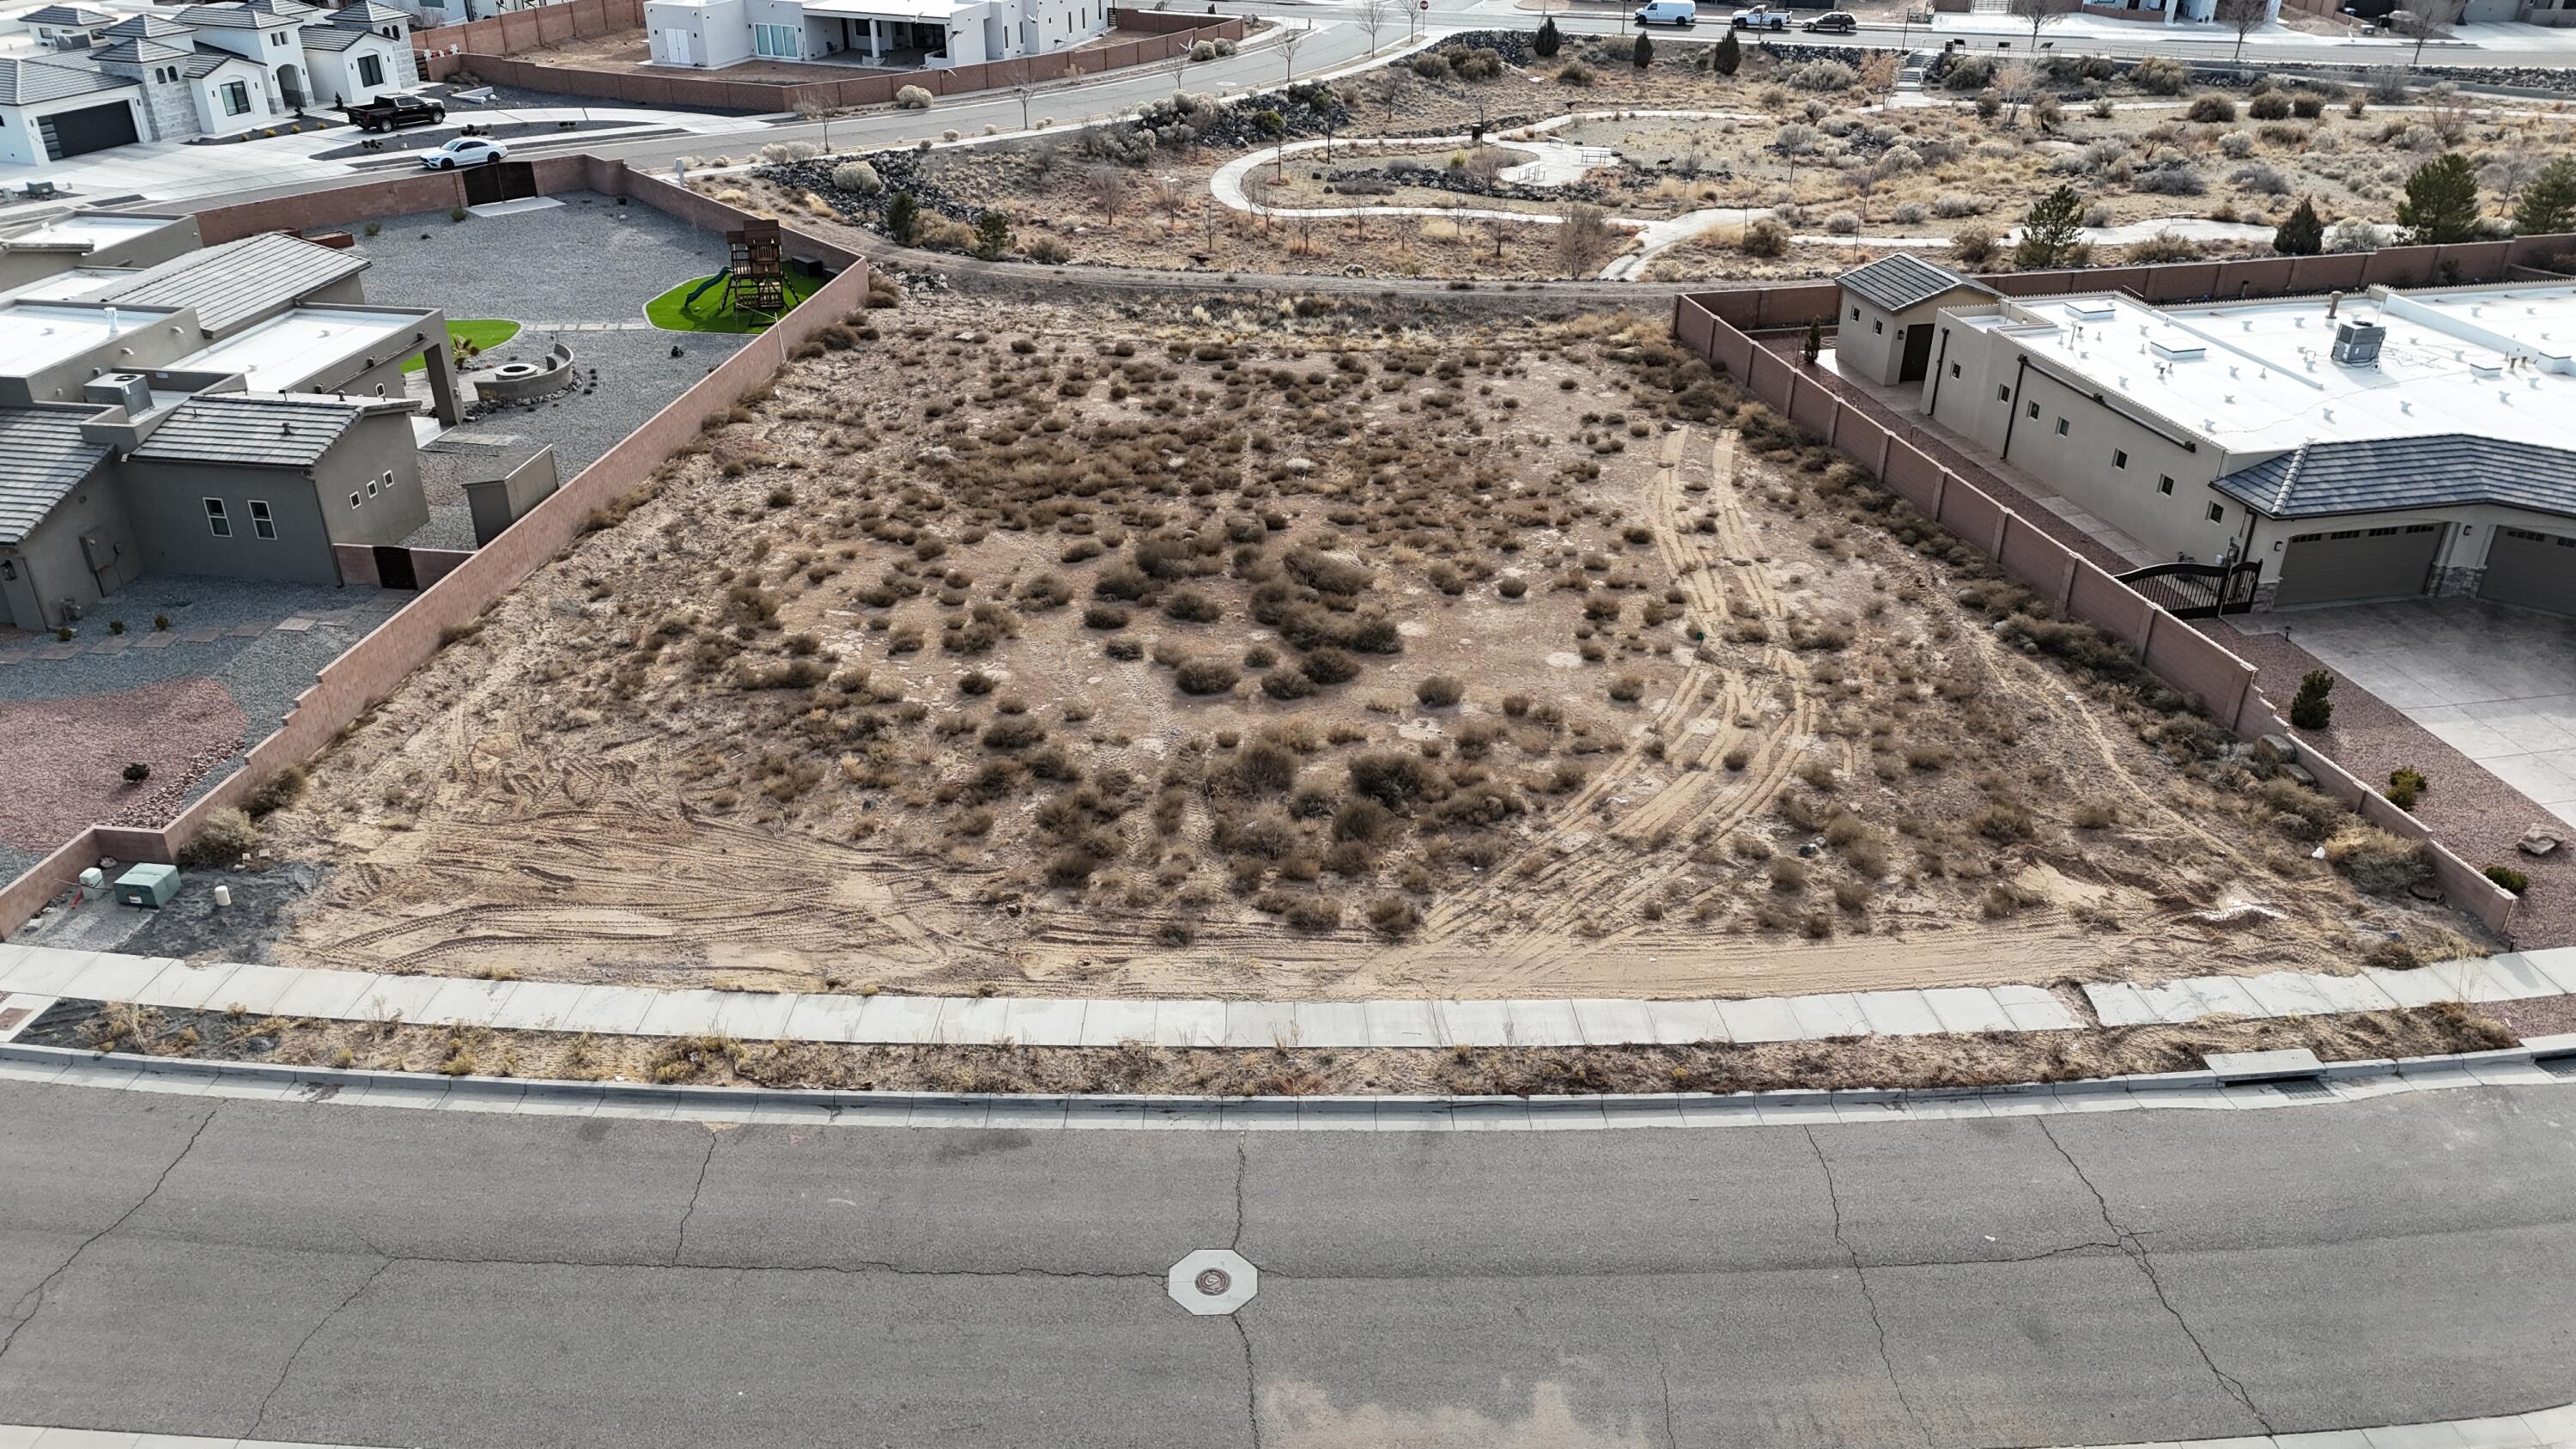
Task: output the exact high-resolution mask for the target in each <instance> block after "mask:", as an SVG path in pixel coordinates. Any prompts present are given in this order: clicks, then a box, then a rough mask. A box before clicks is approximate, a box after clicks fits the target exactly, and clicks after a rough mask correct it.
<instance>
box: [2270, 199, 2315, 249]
mask: <svg viewBox="0 0 2576 1449" xmlns="http://www.w3.org/2000/svg"><path fill="white" fill-rule="evenodd" d="M2325 249H2326V224H2325V223H2324V222H2322V221H2320V220H2318V219H2317V207H2316V203H2315V202H2313V201H2310V200H2309V199H2308V198H2306V197H2304V196H2302V197H2300V198H2299V204H2298V206H2297V207H2295V208H2294V209H2292V211H2291V212H2290V214H2289V216H2288V217H2286V218H2284V219H2283V220H2282V222H2281V224H2280V225H2279V226H2277V227H2275V228H2273V230H2272V250H2273V251H2275V252H2278V253H2280V254H2281V255H2282V256H2285V257H2312V256H2315V255H2316V254H2317V253H2319V252H2321V251H2324V250H2325Z"/></svg>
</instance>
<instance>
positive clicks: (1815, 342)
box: [1798, 319, 1825, 366]
mask: <svg viewBox="0 0 2576 1449" xmlns="http://www.w3.org/2000/svg"><path fill="white" fill-rule="evenodd" d="M1824 350H1825V324H1824V323H1822V322H1817V321H1814V320H1812V319H1811V320H1809V322H1808V323H1807V340H1806V341H1804V342H1801V343H1799V344H1798V355H1799V356H1800V357H1803V358H1805V359H1806V360H1807V362H1808V363H1809V365H1811V366H1812V365H1813V364H1814V362H1815V360H1816V359H1817V357H1819V356H1820V355H1822V354H1823V352H1824Z"/></svg>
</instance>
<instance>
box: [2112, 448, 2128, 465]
mask: <svg viewBox="0 0 2576 1449" xmlns="http://www.w3.org/2000/svg"><path fill="white" fill-rule="evenodd" d="M2111 466H2112V467H2114V468H2126V467H2128V466H2129V450H2128V449H2126V448H2113V449H2112V450H2111Z"/></svg>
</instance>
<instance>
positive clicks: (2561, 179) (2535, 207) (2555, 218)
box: [2513, 156, 2576, 236]
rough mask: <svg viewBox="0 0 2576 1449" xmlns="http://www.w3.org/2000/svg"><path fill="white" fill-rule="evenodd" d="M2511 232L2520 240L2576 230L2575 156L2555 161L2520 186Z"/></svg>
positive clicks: (2559, 158)
mask: <svg viewBox="0 0 2576 1449" xmlns="http://www.w3.org/2000/svg"><path fill="white" fill-rule="evenodd" d="M2513 229H2514V231H2515V232H2516V233H2517V234H2519V235H2522V236H2546V235H2548V234H2549V233H2551V232H2560V231H2567V230H2570V229H2576V156H2559V157H2557V158H2556V159H2554V160H2552V161H2551V162H2550V163H2549V164H2548V165H2546V166H2543V167H2541V168H2540V174H2539V175H2537V176H2534V177H2533V178H2531V180H2530V181H2529V182H2527V183H2526V184H2525V185H2524V186H2523V188H2522V200H2521V201H2520V202H2518V203H2516V205H2515V206H2514V208H2513Z"/></svg>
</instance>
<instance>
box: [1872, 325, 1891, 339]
mask: <svg viewBox="0 0 2576 1449" xmlns="http://www.w3.org/2000/svg"><path fill="white" fill-rule="evenodd" d="M1869 330H1870V333H1871V335H1872V336H1876V337H1884V336H1886V335H1887V324H1886V323H1884V322H1872V323H1871V324H1869Z"/></svg>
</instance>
